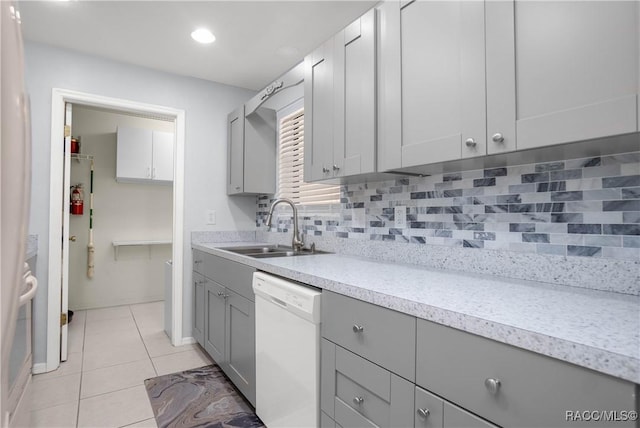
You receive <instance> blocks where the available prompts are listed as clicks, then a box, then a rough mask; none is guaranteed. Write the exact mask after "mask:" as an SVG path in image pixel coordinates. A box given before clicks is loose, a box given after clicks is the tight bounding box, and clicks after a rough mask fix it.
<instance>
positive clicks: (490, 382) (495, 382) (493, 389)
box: [484, 378, 501, 395]
mask: <svg viewBox="0 0 640 428" xmlns="http://www.w3.org/2000/svg"><path fill="white" fill-rule="evenodd" d="M500 385H501V383H500V379H493V378H488V379H485V381H484V386H485V388H487V391H489V392H490V393H492V394H494V395H495V394H497V393H498V390H499V389H500Z"/></svg>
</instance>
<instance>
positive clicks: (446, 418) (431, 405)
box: [414, 387, 496, 428]
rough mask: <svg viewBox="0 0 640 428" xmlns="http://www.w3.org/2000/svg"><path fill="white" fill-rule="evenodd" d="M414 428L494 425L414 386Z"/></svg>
mask: <svg viewBox="0 0 640 428" xmlns="http://www.w3.org/2000/svg"><path fill="white" fill-rule="evenodd" d="M414 417H415V424H414V427H415V428H491V427H494V428H495V427H496V425H493V424H492V423H489V422H487V421H485V420H483V419H481V418H479V417H477V416H476V415H474V414H472V413H469V412H467V411H466V410H464V409H461V408H460V407H457V406H455V405H453V404H451V403H448V402H446V401H444V400H443V399H442V398H440V397H438V396H437V395H434V394H431V393H430V392H428V391H425V390H424V389H422V388H420V387H416V395H415V415H414Z"/></svg>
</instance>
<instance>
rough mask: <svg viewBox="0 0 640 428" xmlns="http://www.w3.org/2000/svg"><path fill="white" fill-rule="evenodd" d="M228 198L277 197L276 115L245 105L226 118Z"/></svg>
mask: <svg viewBox="0 0 640 428" xmlns="http://www.w3.org/2000/svg"><path fill="white" fill-rule="evenodd" d="M227 139H228V141H227V195H252V194H262V193H268V194H270V193H274V192H275V186H276V184H275V183H276V113H275V111H274V110H271V109H267V108H264V109H257V110H255V111H254V112H251V113H250V114H249V115H247V116H245V108H244V105H243V106H241V107H239V108H237V109H236V110H234V111H232V112H231V113H229V115H228V117H227Z"/></svg>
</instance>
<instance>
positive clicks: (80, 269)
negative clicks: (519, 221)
mask: <svg viewBox="0 0 640 428" xmlns="http://www.w3.org/2000/svg"><path fill="white" fill-rule="evenodd" d="M72 117H73V121H72V127H71V129H72V135H73V136H74V137H80V138H81V153H82V154H85V155H92V156H94V174H93V175H94V179H93V189H94V214H93V232H94V233H93V234H94V246H95V254H94V255H95V273H94V276H93V278H91V279H90V278H88V277H87V243H88V241H89V188H90V186H89V183H90V162H89V161H87V160H81V161H74V160H72V161H71V184H72V185H74V184H77V183H82V184H83V187H84V199H85V206H84V208H85V209H84V214H83V215H81V216H80V215H71V216H70V218H69V234H70V235H75V236H76V241H75V242H69V308H70V309H72V310H78V309H87V308H100V307H109V306H117V305H123V304H132V303H143V302H152V301H157V300H163V299H164V271H163V267H164V262H165V261H166V260H169V259H171V245H161V246H140V247H122V248H120V249H119V251H118V258H117V259H116V258H115V252H114V248H113V245H112V243H113V241H119V240H153V239H171V236H172V228H173V215H172V214H173V212H172V209H173V208H172V206H173V188H172V187H171V186H169V185H158V184H153V183H119V182H117V181H116V151H117V150H116V143H117V134H116V132H117V129H118V127H119V126H125V127H131V128H145V129H150V130H155V131H165V132H174V127H175V126H174V123H173V121H171V122H169V121H163V120H154V119H148V118H142V117H135V116H131V115H127V114H119V113H115V112H110V111H105V110H98V109H95V108H91V107H84V106H78V105H74V106H73V114H72Z"/></svg>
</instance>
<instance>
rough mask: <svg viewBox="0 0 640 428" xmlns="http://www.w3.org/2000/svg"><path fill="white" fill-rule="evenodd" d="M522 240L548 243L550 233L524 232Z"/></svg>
mask: <svg viewBox="0 0 640 428" xmlns="http://www.w3.org/2000/svg"><path fill="white" fill-rule="evenodd" d="M522 242H542V243H545V244H548V243H549V234H548V233H523V234H522Z"/></svg>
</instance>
